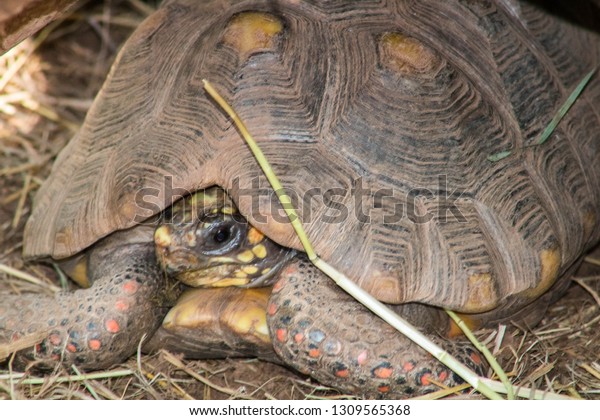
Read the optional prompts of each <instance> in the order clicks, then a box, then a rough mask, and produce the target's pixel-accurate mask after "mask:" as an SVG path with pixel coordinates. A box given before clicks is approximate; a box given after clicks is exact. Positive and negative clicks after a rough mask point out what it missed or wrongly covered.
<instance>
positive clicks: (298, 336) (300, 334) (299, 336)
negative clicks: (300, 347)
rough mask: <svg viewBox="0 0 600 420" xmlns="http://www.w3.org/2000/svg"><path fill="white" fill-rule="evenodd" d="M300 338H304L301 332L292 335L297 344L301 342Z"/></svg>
mask: <svg viewBox="0 0 600 420" xmlns="http://www.w3.org/2000/svg"><path fill="white" fill-rule="evenodd" d="M302 340H304V334H302V333H297V334H296V335H294V341H295V342H296V343H297V344H300V343H301V342H302Z"/></svg>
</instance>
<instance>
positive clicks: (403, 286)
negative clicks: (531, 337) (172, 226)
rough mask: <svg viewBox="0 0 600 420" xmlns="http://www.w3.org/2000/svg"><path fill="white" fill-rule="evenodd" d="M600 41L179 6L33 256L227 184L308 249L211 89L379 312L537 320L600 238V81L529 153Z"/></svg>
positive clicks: (557, 30)
mask: <svg viewBox="0 0 600 420" xmlns="http://www.w3.org/2000/svg"><path fill="white" fill-rule="evenodd" d="M599 41H600V39H599V36H598V34H597V33H595V32H593V31H591V30H588V29H586V28H583V27H578V26H575V25H574V24H573V23H571V22H568V21H564V20H561V19H559V18H557V17H555V16H552V15H551V14H548V13H545V12H542V11H540V9H538V8H536V7H535V6H533V5H531V4H528V3H524V2H516V1H470V0H452V1H448V0H444V1H441V0H423V1H409V0H396V1H390V2H383V3H379V2H347V1H320V2H313V1H281V2H272V1H254V0H251V1H222V0H215V1H205V2H197V1H196V0H168V1H166V2H165V4H163V6H162V7H161V9H160V10H159V11H158V12H157V13H155V14H153V15H152V16H151V17H150V18H149V19H147V20H146V21H145V23H144V24H142V25H141V26H140V27H139V29H137V31H136V32H135V34H134V35H133V36H132V37H131V38H130V39H129V41H128V42H127V43H126V44H125V46H124V47H123V49H122V51H121V53H120V55H119V57H118V59H117V62H116V63H115V65H114V66H113V68H112V71H111V73H110V76H109V77H108V79H107V81H106V83H105V84H104V87H103V88H102V90H101V92H100V93H99V95H98V97H97V98H96V100H95V102H94V104H93V106H92V108H91V110H90V112H89V114H88V116H87V118H86V120H85V123H84V124H83V126H82V128H81V130H80V132H79V133H78V134H77V135H76V136H75V138H73V140H72V141H71V142H70V144H69V145H68V146H67V147H66V149H65V150H64V151H63V152H62V154H61V155H60V156H59V158H58V160H57V162H56V164H55V166H54V170H53V172H52V174H51V176H50V178H49V179H48V181H47V182H46V183H45V184H44V186H43V187H42V188H41V189H40V191H39V193H38V194H37V197H36V206H35V209H34V211H33V214H32V216H31V218H30V219H29V222H28V224H27V227H26V233H25V234H26V239H25V243H24V253H25V255H26V256H28V257H42V256H51V257H53V258H56V259H60V258H64V257H68V256H71V255H73V254H76V253H77V252H79V251H81V250H82V249H84V248H86V247H88V246H90V245H92V244H93V243H95V242H96V241H98V240H99V239H100V238H102V237H104V236H106V235H109V234H111V233H112V232H114V231H117V230H121V229H125V228H128V227H130V226H133V225H135V224H137V223H140V222H141V221H143V220H145V219H146V218H148V217H150V216H151V215H153V214H155V213H157V212H159V211H160V210H162V209H164V208H165V207H167V206H168V205H170V204H171V203H172V202H173V201H174V200H176V199H177V198H179V197H180V196H182V195H185V194H187V193H189V192H193V191H196V190H199V189H202V188H205V187H208V186H212V185H219V186H221V187H223V188H225V189H227V190H228V192H229V194H230V195H231V197H232V198H233V200H234V201H235V202H236V204H237V205H238V207H239V209H240V212H241V213H242V214H243V215H245V216H246V217H247V218H248V220H249V221H250V223H252V224H253V225H254V226H256V227H258V228H259V229H261V230H262V231H263V232H265V233H266V234H267V235H268V236H269V237H271V238H272V239H274V240H275V241H277V242H279V243H280V244H283V245H286V246H290V247H294V248H298V249H299V248H300V245H299V241H298V240H297V238H296V237H295V234H294V233H293V231H292V229H291V227H290V226H289V224H288V223H287V219H286V218H285V217H284V216H283V213H282V212H281V209H280V207H279V205H278V204H277V201H276V200H275V198H274V195H273V194H271V193H270V190H269V187H268V184H267V182H266V180H265V179H264V176H263V174H262V172H261V170H260V169H259V167H258V165H257V163H256V161H255V159H254V158H253V156H252V155H251V153H250V151H249V150H248V148H247V147H246V146H245V145H244V143H243V141H242V139H241V138H240V135H239V134H238V132H237V130H236V128H235V127H234V126H233V125H232V123H231V122H230V120H228V118H227V117H226V116H225V115H224V114H223V112H222V111H221V110H220V109H219V108H218V107H217V106H216V105H215V104H214V103H213V102H212V100H211V99H210V98H209V97H208V96H207V94H206V93H205V92H204V90H203V87H202V79H208V80H210V81H211V82H212V84H213V85H215V86H216V87H217V88H218V89H219V90H220V92H221V93H222V94H223V95H224V96H225V97H226V98H227V99H228V101H229V102H230V103H231V104H232V105H233V106H234V108H235V109H236V110H237V111H238V113H239V114H240V116H241V118H242V119H243V120H244V121H245V123H246V124H247V126H248V128H249V130H250V132H251V133H252V134H253V136H254V137H255V138H256V140H257V141H258V143H259V145H260V146H261V147H262V149H263V151H264V153H265V155H266V157H267V158H268V160H269V161H270V163H271V164H272V165H273V167H274V171H275V173H276V174H277V175H278V176H279V177H280V179H281V181H282V183H283V185H284V187H285V188H286V190H287V191H288V193H290V194H291V195H292V197H293V198H294V200H295V205H296V208H297V209H298V211H299V215H300V218H301V220H302V221H303V223H304V226H305V228H306V229H307V232H308V236H309V237H310V238H311V240H312V241H313V243H314V245H315V248H316V250H317V252H318V254H319V255H320V256H321V257H322V258H323V259H325V260H326V261H328V262H329V263H330V264H332V265H333V266H335V267H336V268H338V269H339V270H340V271H342V272H344V273H346V274H347V275H349V276H350V277H352V278H353V279H355V280H356V281H357V283H358V284H359V285H360V286H362V287H363V288H365V289H366V290H367V291H369V292H370V293H372V294H373V295H374V296H375V297H376V298H378V299H380V300H382V301H385V302H389V303H403V302H425V303H429V304H431V305H436V306H443V307H448V308H451V309H455V310H459V311H462V312H467V313H479V312H485V311H489V310H490V309H493V308H501V307H506V308H511V307H515V305H517V306H523V305H524V304H526V303H528V302H530V301H532V300H534V299H535V298H537V297H538V296H539V295H541V294H542V293H543V292H545V291H546V290H548V289H549V288H550V287H551V286H552V285H553V284H554V283H555V281H556V280H557V279H558V278H560V277H561V275H562V274H563V273H564V272H565V271H566V270H567V269H568V268H569V267H570V266H572V265H573V264H574V263H575V262H576V261H578V260H579V259H580V256H581V254H582V252H583V251H584V250H585V249H587V248H588V247H589V246H591V244H593V243H595V242H596V241H597V240H598V239H599V238H600V224H599V223H598V218H599V216H600V184H599V183H598V180H599V179H600V141H599V138H598V137H599V136H600V134H599V133H600V116H599V115H600V109H599V104H600V80H598V78H597V77H594V78H592V80H591V81H590V83H589V84H588V86H587V87H586V88H585V90H584V92H583V93H582V94H581V96H580V97H579V98H578V99H577V101H576V102H575V104H574V106H573V107H572V109H571V110H570V111H569V112H568V114H567V115H566V117H565V118H564V119H563V120H562V122H561V123H560V125H559V126H558V127H557V128H556V129H555V130H554V132H553V133H552V135H551V137H550V138H549V139H548V141H547V142H546V143H545V144H543V145H540V146H535V147H529V146H531V145H532V144H534V143H535V141H536V140H537V138H538V137H539V135H540V133H541V132H542V131H543V130H544V128H545V127H546V126H547V124H548V122H549V121H550V119H551V118H552V117H553V116H554V115H555V113H556V112H557V110H558V109H559V108H560V107H561V105H562V104H563V103H564V102H565V100H566V98H567V97H568V95H569V94H570V92H571V91H572V90H573V88H574V87H575V86H576V85H577V83H578V81H579V80H580V79H581V78H582V77H583V76H584V75H585V74H586V73H588V72H589V71H590V70H592V69H594V68H595V67H596V66H597V65H598V63H599V58H600V42H599ZM503 151H511V152H512V153H511V154H510V156H508V157H506V158H504V159H501V160H499V161H497V162H492V161H490V160H489V159H488V158H489V156H491V155H494V154H497V153H500V152H503Z"/></svg>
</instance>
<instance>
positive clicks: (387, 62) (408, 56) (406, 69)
mask: <svg viewBox="0 0 600 420" xmlns="http://www.w3.org/2000/svg"><path fill="white" fill-rule="evenodd" d="M379 56H380V60H381V63H382V64H383V65H384V66H385V67H387V68H388V69H390V70H393V71H395V72H398V73H404V74H415V73H417V74H419V73H427V72H429V71H431V70H432V69H433V68H435V67H437V65H438V63H439V59H438V58H437V56H436V54H435V53H434V52H433V51H432V50H430V49H429V48H427V47H426V46H425V45H423V43H421V42H420V41H418V40H417V39H415V38H411V37H409V36H406V35H403V34H401V33H387V34H385V35H383V36H382V37H381V39H380V40H379Z"/></svg>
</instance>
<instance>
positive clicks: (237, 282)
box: [211, 277, 248, 287]
mask: <svg viewBox="0 0 600 420" xmlns="http://www.w3.org/2000/svg"><path fill="white" fill-rule="evenodd" d="M247 283H248V279H247V278H246V277H245V278H229V277H226V278H224V279H222V280H219V281H216V282H214V283H212V284H211V286H212V287H229V286H243V285H245V284H247Z"/></svg>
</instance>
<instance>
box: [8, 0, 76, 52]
mask: <svg viewBox="0 0 600 420" xmlns="http://www.w3.org/2000/svg"><path fill="white" fill-rule="evenodd" d="M76 2H77V0H53V1H47V0H2V3H1V4H0V54H2V53H3V52H5V51H7V50H8V49H10V48H11V47H13V46H14V45H15V44H17V43H19V42H21V41H22V40H24V39H25V38H27V37H28V36H30V35H32V34H33V33H35V32H36V31H37V30H38V29H40V28H42V27H44V25H47V24H48V23H50V22H52V21H53V20H55V19H58V18H59V17H60V16H61V15H62V14H64V13H66V12H67V11H68V10H69V9H71V8H73V7H74V5H75V3H76Z"/></svg>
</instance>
